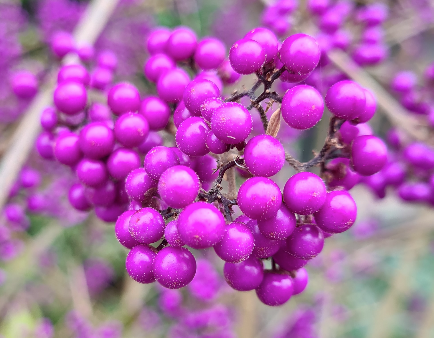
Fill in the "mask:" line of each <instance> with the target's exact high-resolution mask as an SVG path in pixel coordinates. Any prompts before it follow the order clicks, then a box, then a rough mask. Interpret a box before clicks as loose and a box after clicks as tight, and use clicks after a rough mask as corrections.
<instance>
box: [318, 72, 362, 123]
mask: <svg viewBox="0 0 434 338" xmlns="http://www.w3.org/2000/svg"><path fill="white" fill-rule="evenodd" d="M325 103H326V105H327V108H328V109H329V110H330V112H331V113H332V114H333V115H335V116H336V117H338V118H340V119H344V120H353V119H356V118H358V117H360V116H362V115H363V114H364V112H365V105H366V96H365V91H364V90H363V88H362V87H360V86H359V85H358V84H357V83H355V82H353V81H348V80H344V81H340V82H337V83H335V84H334V85H333V86H331V87H330V88H329V90H328V91H327V95H326V97H325Z"/></svg>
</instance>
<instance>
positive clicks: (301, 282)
mask: <svg viewBox="0 0 434 338" xmlns="http://www.w3.org/2000/svg"><path fill="white" fill-rule="evenodd" d="M292 282H293V286H294V292H293V294H292V295H293V296H295V295H298V294H300V293H302V292H303V291H304V290H305V289H306V287H307V284H308V283H309V275H308V274H307V271H306V269H305V268H300V269H298V270H297V271H296V272H295V277H294V278H293V279H292Z"/></svg>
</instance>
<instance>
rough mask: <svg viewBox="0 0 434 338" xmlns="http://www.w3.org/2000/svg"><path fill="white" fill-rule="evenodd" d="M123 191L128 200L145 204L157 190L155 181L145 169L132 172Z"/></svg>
mask: <svg viewBox="0 0 434 338" xmlns="http://www.w3.org/2000/svg"><path fill="white" fill-rule="evenodd" d="M125 189H126V192H127V194H128V196H129V198H131V199H133V200H135V201H138V202H142V203H145V202H146V201H148V200H149V199H150V198H151V197H152V195H153V194H154V193H155V192H156V190H157V181H154V180H153V179H152V178H151V176H150V175H149V174H148V173H147V172H146V170H145V168H137V169H134V170H132V171H131V172H130V173H129V174H128V176H127V178H126V180H125Z"/></svg>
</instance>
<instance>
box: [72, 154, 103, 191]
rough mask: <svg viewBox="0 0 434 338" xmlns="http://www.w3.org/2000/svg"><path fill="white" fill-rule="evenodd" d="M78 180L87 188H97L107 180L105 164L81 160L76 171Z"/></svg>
mask: <svg viewBox="0 0 434 338" xmlns="http://www.w3.org/2000/svg"><path fill="white" fill-rule="evenodd" d="M75 171H76V173H77V177H78V179H79V180H80V181H81V182H82V183H83V184H84V185H86V186H88V187H98V186H100V185H102V184H103V183H105V182H106V181H107V179H108V172H107V168H106V166H105V163H104V162H102V161H99V160H92V159H90V158H84V159H82V160H81V161H80V162H79V163H78V165H77V167H76V169H75Z"/></svg>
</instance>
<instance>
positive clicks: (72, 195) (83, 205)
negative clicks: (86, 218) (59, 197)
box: [68, 183, 92, 211]
mask: <svg viewBox="0 0 434 338" xmlns="http://www.w3.org/2000/svg"><path fill="white" fill-rule="evenodd" d="M68 200H69V203H71V205H72V206H73V207H74V208H75V209H77V210H79V211H88V210H90V209H91V208H92V205H91V204H90V202H89V200H88V199H87V197H86V195H85V188H84V187H83V186H82V185H81V184H78V183H77V184H74V185H73V186H72V187H71V188H70V189H69V192H68Z"/></svg>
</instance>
